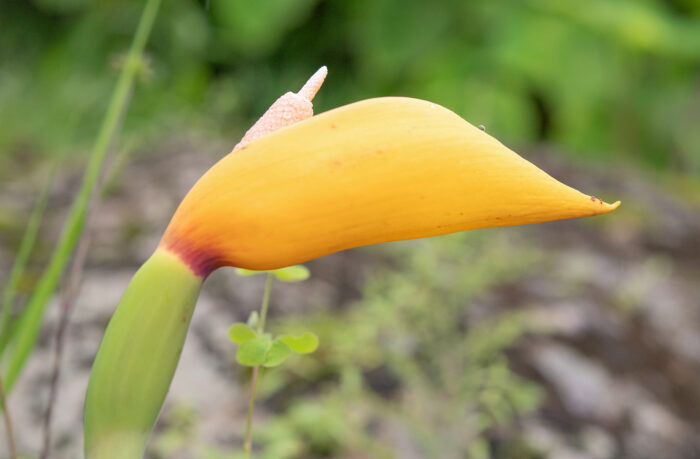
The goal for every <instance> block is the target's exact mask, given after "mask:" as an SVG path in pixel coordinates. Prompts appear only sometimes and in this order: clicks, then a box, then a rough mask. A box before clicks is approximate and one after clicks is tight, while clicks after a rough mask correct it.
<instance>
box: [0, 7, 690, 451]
mask: <svg viewBox="0 0 700 459" xmlns="http://www.w3.org/2000/svg"><path fill="white" fill-rule="evenodd" d="M142 8H143V2H142V1H137V0H120V1H116V0H101V1H89V0H27V1H13V0H9V1H3V2H2V10H1V12H0V276H1V279H0V280H1V281H2V283H1V284H0V285H3V287H4V286H5V284H6V280H7V278H8V275H9V272H10V269H11V267H12V263H13V260H14V258H15V256H16V254H17V251H18V246H19V243H20V240H21V239H22V235H23V234H24V231H25V227H26V225H27V220H28V218H29V214H30V212H31V209H32V206H33V203H34V202H35V200H36V199H37V196H38V195H39V193H40V190H41V188H42V186H44V185H45V184H46V183H47V181H48V180H49V177H52V178H51V180H52V181H51V182H50V192H49V195H48V202H49V206H48V208H47V211H46V215H45V217H44V219H43V223H42V225H41V228H40V232H39V237H38V240H37V243H36V245H35V247H34V250H33V251H32V254H31V257H30V260H29V265H28V269H27V271H26V272H25V273H24V275H23V276H22V277H21V279H20V282H19V283H18V286H19V297H18V302H17V305H16V307H15V310H14V312H13V314H19V313H20V312H21V310H22V304H23V301H24V300H25V299H26V297H27V295H28V294H29V292H31V290H32V289H33V287H34V286H35V285H36V282H37V279H38V278H39V276H40V275H41V272H42V270H43V269H44V267H45V265H46V261H47V259H48V257H49V256H50V253H51V251H52V249H53V246H54V244H55V241H56V239H57V237H58V234H59V233H60V231H61V228H62V225H63V222H64V221H65V218H66V215H67V213H68V210H69V208H70V205H71V203H72V201H73V199H74V196H75V194H76V192H77V189H78V187H79V185H80V182H81V177H82V174H83V171H84V169H85V164H86V162H87V158H88V155H89V152H90V148H91V146H92V144H93V142H94V139H95V136H96V133H97V131H98V128H99V126H100V123H101V120H102V117H103V115H104V112H105V110H106V107H107V103H108V101H109V98H110V94H111V91H112V89H113V87H114V85H115V81H116V78H117V75H118V72H119V70H120V67H121V64H122V63H123V61H124V56H125V53H126V51H127V49H128V47H129V43H130V42H131V39H132V37H133V33H134V30H135V29H136V25H137V23H138V20H139V16H140V14H141V11H142ZM321 65H327V66H328V68H329V75H328V78H327V80H326V83H325V85H324V86H323V88H322V89H321V91H320V92H319V94H318V95H317V97H316V99H315V100H314V104H315V111H316V113H320V112H323V111H325V110H328V109H330V108H333V107H336V106H339V105H344V104H347V103H350V102H354V101H357V100H361V99H366V98H370V97H377V96H387V95H402V96H410V97H417V98H423V99H429V100H431V101H433V102H436V103H439V104H441V105H444V106H445V107H447V108H450V109H451V110H453V111H455V112H456V113H458V114H459V115H461V116H462V117H464V118H465V119H467V120H468V121H470V122H471V123H473V124H475V125H484V126H485V127H486V130H487V131H488V132H489V133H490V134H491V135H493V136H495V137H497V138H498V139H500V140H501V141H503V142H504V143H505V144H507V145H509V146H510V147H511V148H513V149H514V150H516V151H518V152H519V153H520V154H522V155H523V156H524V157H526V158H528V159H529V160H531V161H532V162H534V163H535V164H537V165H538V166H540V167H541V168H543V169H544V170H545V171H547V172H548V173H550V174H551V175H553V176H554V177H556V178H558V179H560V180H562V181H564V182H565V183H567V184H570V185H572V186H574V187H576V188H579V189H581V190H582V191H584V192H586V193H591V194H595V195H596V196H598V197H600V198H602V199H604V200H607V201H610V202H612V201H615V200H618V199H620V200H622V202H623V204H622V206H621V207H620V208H619V209H618V210H616V211H615V212H614V213H612V214H610V215H607V216H601V217H596V218H591V219H581V220H572V221H562V222H554V223H547V224H541V225H536V226H528V227H518V228H504V229H490V230H479V231H473V232H469V233H463V234H455V235H450V236H444V237H439V238H433V239H430V240H418V241H410V242H401V243H392V244H385V245H380V246H374V247H368V248H361V249H356V250H351V251H347V252H343V253H340V254H335V255H331V256H328V257H324V258H322V259H319V260H316V261H313V262H310V263H309V264H308V267H309V268H310V270H311V279H309V280H308V281H306V282H303V283H300V284H281V283H277V284H275V285H274V287H273V291H272V303H271V315H272V317H271V319H272V322H271V324H270V330H271V331H273V332H283V331H290V330H295V329H298V328H305V329H310V330H312V331H314V332H315V333H317V334H318V335H319V336H320V338H321V347H320V349H319V350H318V351H317V352H316V353H315V354H313V355H311V356H309V357H303V358H299V359H297V360H294V361H293V362H292V363H290V364H286V365H284V366H282V367H280V368H278V369H274V370H270V371H265V372H264V374H263V377H262V381H261V386H260V392H259V402H258V404H257V407H256V410H257V411H256V421H255V427H254V428H255V436H254V443H255V446H256V451H257V454H256V457H261V458H270V459H274V458H280V459H284V458H321V457H323V458H407V459H411V458H477V459H479V458H491V457H493V458H533V459H534V458H550V457H551V458H574V459H578V458H581V459H583V458H592V459H598V458H600V459H603V458H618V457H630V458H650V459H651V458H697V457H700V438H699V437H698V434H697V432H698V431H700V409H698V408H699V407H700V376H699V375H700V129H699V127H700V3H699V2H697V1H696V0H666V1H662V0H636V1H633V0H614V1H613V0H587V1H586V2H583V1H560V0H524V1H521V2H510V1H506V0H491V1H488V2H477V1H459V0H439V1H438V0H433V1H431V2H425V1H412V0H354V1H340V0H335V1H331V0H257V1H246V0H210V1H193V0H169V1H165V2H163V4H162V6H161V9H160V11H159V15H158V17H157V20H156V23H155V26H154V29H153V32H152V35H151V37H150V39H149V42H148V45H147V47H146V53H145V56H144V58H143V62H142V65H141V68H140V71H139V74H138V82H137V85H136V87H135V89H134V91H133V94H132V98H131V104H130V106H129V110H128V114H127V115H126V117H125V119H124V121H123V125H122V127H121V130H120V134H119V137H118V140H117V142H115V145H114V148H113V151H112V152H111V153H110V157H109V160H108V164H109V173H108V174H107V179H106V185H105V189H104V192H103V193H102V198H101V201H100V203H99V204H98V205H97V206H96V207H95V209H94V212H93V213H92V215H91V218H90V220H89V223H88V228H89V231H88V233H89V235H90V250H89V252H88V258H87V266H86V270H85V273H84V275H83V283H82V290H81V293H80V295H79V296H78V300H77V302H76V305H75V309H74V312H73V314H72V317H71V323H70V325H69V328H68V334H67V344H66V346H67V348H66V350H65V352H64V356H63V361H62V373H61V380H60V386H59V387H60V389H59V393H58V397H57V399H56V400H57V401H56V408H55V413H54V423H53V425H54V441H53V444H54V449H53V457H56V458H74V457H81V455H82V453H81V452H80V451H81V448H82V414H81V410H82V403H83V397H84V391H85V386H86V384H87V376H88V372H89V369H90V365H91V362H92V359H93V357H94V353H95V352H96V349H97V345H98V343H99V340H100V338H101V335H102V332H103V330H104V327H105V325H106V323H107V321H108V319H109V317H110V315H111V312H112V311H113V308H114V307H115V306H116V304H117V302H118V300H119V298H120V296H121V294H122V292H123V291H124V288H125V286H126V284H127V282H128V280H129V279H130V277H131V275H133V273H134V272H135V270H136V269H137V268H138V266H139V265H140V264H141V263H142V262H143V261H144V260H145V259H146V258H147V257H148V256H149V255H150V253H151V252H152V251H153V250H154V248H155V246H156V245H157V242H158V240H159V238H160V235H161V234H162V232H163V230H164V228H165V226H166V224H167V222H168V221H169V218H170V216H171V215H172V212H173V211H174V209H175V207H176V206H177V204H178V203H179V201H180V200H181V199H182V197H183V196H184V194H185V193H186V191H187V190H188V189H189V187H190V186H191V185H192V184H193V183H194V181H195V180H196V179H197V178H198V177H199V176H200V175H201V174H202V173H203V172H204V171H205V170H206V169H208V168H209V167H210V166H211V165H212V164H213V163H214V162H215V161H216V160H217V159H218V158H220V157H221V156H223V155H224V154H226V153H227V152H228V151H230V150H231V148H232V147H233V145H235V143H236V142H237V141H238V140H239V139H240V137H241V135H242V134H243V133H244V132H245V130H246V129H247V128H248V127H249V126H250V125H251V124H252V122H253V121H254V120H255V119H256V118H257V117H258V116H260V115H261V114H262V113H263V112H264V111H265V109H266V108H267V107H268V106H269V105H270V104H271V103H272V102H273V101H274V100H275V99H276V98H277V97H278V96H280V95H281V94H283V93H285V92H287V91H290V90H292V91H296V90H298V89H299V88H300V86H301V85H302V84H303V83H304V82H305V81H306V78H308V76H310V75H311V74H312V73H313V72H314V71H315V70H316V69H317V68H318V67H320V66H321ZM52 170H55V171H56V173H55V175H53V174H52V173H51V171H52ZM262 283H263V280H262V279H259V278H257V277H253V278H241V277H237V276H235V274H234V272H233V270H230V269H223V270H219V271H218V272H216V273H215V274H214V275H213V276H211V278H210V279H209V280H208V281H207V285H206V286H205V288H204V292H203V295H202V297H201V298H200V301H199V306H198V308H197V310H196V312H195V315H194V319H193V324H192V329H191V331H190V336H189V338H188V341H187V344H186V346H185V350H184V353H183V359H182V361H181V362H180V366H179V369H178V372H177V374H176V377H175V381H174V383H173V387H172V389H171V393H170V395H169V397H168V400H167V402H166V405H165V408H164V411H163V413H162V414H161V417H160V419H159V422H158V424H157V427H156V431H155V434H154V436H153V437H152V441H151V443H150V447H149V453H148V457H150V458H165V457H174V458H212V459H214V458H238V457H242V456H241V453H240V450H241V443H242V435H243V430H244V422H245V412H246V406H247V397H248V394H247V391H248V384H249V377H250V373H249V370H246V369H244V368H242V367H240V366H237V365H236V363H235V358H234V357H235V346H234V345H233V344H232V343H231V342H230V341H229V340H228V338H227V335H226V333H227V330H228V327H229V325H230V324H232V323H233V322H235V321H245V320H246V318H247V317H248V314H249V313H250V311H252V310H254V309H257V307H258V305H259V301H260V298H261V295H262V288H263V285H262ZM58 317H59V311H58V307H57V301H54V302H52V304H50V305H49V308H48V310H47V315H46V320H45V324H44V327H43V328H42V333H41V337H40V341H39V345H38V347H37V348H36V350H35V351H34V353H33V355H32V356H31V358H30V360H29V363H28V365H27V367H26V368H25V371H24V372H23V374H22V377H21V379H20V380H19V382H18V384H17V386H16V388H15V389H14V391H13V392H12V394H10V396H9V398H8V406H9V407H10V409H11V413H12V417H13V421H14V424H15V431H16V436H17V440H18V446H19V448H20V451H21V452H22V453H23V454H25V455H26V456H27V457H36V455H37V453H38V451H39V448H40V445H41V437H42V434H41V424H42V419H43V417H44V411H45V409H46V405H47V400H48V386H49V379H50V372H51V361H52V355H53V349H52V344H53V336H54V335H55V333H56V329H57V322H58ZM5 445H6V437H5V436H4V432H3V435H0V457H9V455H8V454H9V453H8V452H7V448H6V447H5Z"/></svg>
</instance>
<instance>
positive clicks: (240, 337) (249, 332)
mask: <svg viewBox="0 0 700 459" xmlns="http://www.w3.org/2000/svg"><path fill="white" fill-rule="evenodd" d="M256 336H257V335H256V334H255V331H254V330H253V329H252V328H250V327H249V326H248V325H246V324H244V323H240V322H238V323H235V324H233V325H231V328H229V329H228V337H229V338H230V339H231V341H233V342H234V343H236V344H243V343H245V342H246V341H248V340H251V339H253V338H255V337H256Z"/></svg>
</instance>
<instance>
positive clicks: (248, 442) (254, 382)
mask: <svg viewBox="0 0 700 459" xmlns="http://www.w3.org/2000/svg"><path fill="white" fill-rule="evenodd" d="M272 276H273V274H272V273H267V278H266V279H265V291H264V293H263V300H262V305H261V306H260V319H259V320H258V330H257V331H258V334H261V333H263V332H264V331H265V318H266V317H267V308H268V306H269V305H270V291H271V290H272ZM259 377H260V366H256V367H253V377H252V379H251V381H250V401H249V402H248V417H247V419H246V423H245V441H244V443H243V450H244V451H245V457H246V459H250V450H251V449H252V446H253V409H254V408H255V392H256V390H257V388H258V378H259Z"/></svg>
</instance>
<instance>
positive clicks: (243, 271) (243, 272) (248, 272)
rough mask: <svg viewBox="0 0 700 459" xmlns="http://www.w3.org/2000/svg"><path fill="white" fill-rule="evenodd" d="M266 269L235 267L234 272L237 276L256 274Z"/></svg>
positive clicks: (262, 272)
mask: <svg viewBox="0 0 700 459" xmlns="http://www.w3.org/2000/svg"><path fill="white" fill-rule="evenodd" d="M266 272H267V271H254V270H252V269H243V268H236V274H238V275H239V276H244V277H246V276H255V275H256V274H264V273H266Z"/></svg>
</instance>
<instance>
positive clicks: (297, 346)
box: [280, 332, 318, 354]
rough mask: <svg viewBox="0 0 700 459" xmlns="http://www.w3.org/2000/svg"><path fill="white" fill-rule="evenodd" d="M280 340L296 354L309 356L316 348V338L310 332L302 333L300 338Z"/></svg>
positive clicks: (288, 337)
mask: <svg viewBox="0 0 700 459" xmlns="http://www.w3.org/2000/svg"><path fill="white" fill-rule="evenodd" d="M280 340H281V341H282V342H284V343H285V344H286V345H287V346H289V347H290V348H291V349H292V350H293V351H294V352H296V353H297V354H311V353H312V352H313V351H315V350H316V349H317V348H318V337H317V336H316V335H314V334H313V333H311V332H304V333H303V334H301V335H300V336H291V335H290V336H284V337H282V338H280Z"/></svg>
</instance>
